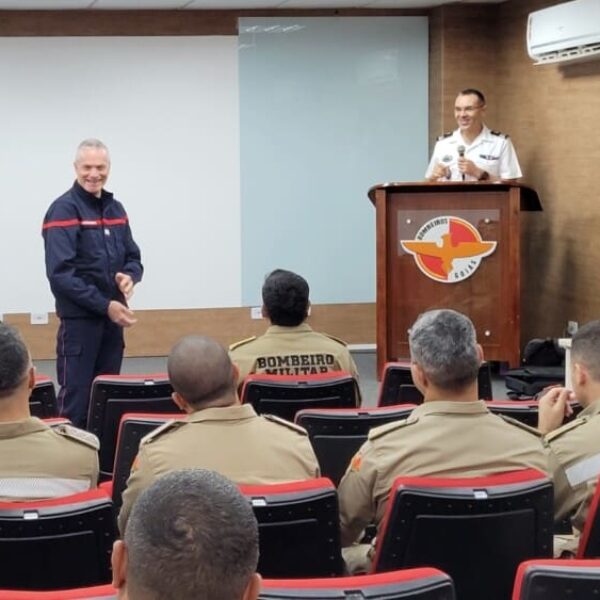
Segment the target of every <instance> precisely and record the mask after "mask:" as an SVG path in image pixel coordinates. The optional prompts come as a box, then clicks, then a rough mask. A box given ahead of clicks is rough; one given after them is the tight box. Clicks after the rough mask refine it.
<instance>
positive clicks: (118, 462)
mask: <svg viewBox="0 0 600 600" xmlns="http://www.w3.org/2000/svg"><path fill="white" fill-rule="evenodd" d="M183 416H184V415H183V414H182V413H166V414H159V413H126V414H124V415H123V416H122V417H121V422H120V423H119V433H118V435H117V445H116V451H115V462H114V467H113V478H112V481H111V482H110V484H109V483H108V482H104V483H103V484H101V485H102V488H103V489H106V490H107V491H109V494H110V495H111V497H112V500H113V503H114V505H115V512H118V511H119V509H120V508H121V504H122V502H123V500H122V494H123V492H124V491H125V488H126V487H127V479H129V474H130V472H131V465H132V464H133V461H134V460H135V457H136V456H137V453H138V450H139V447H140V442H141V440H142V438H143V437H144V436H146V435H148V434H149V433H150V432H152V431H154V430H155V429H156V428H157V427H160V426H161V425H163V424H164V423H166V422H168V421H171V420H173V419H181V418H183Z"/></svg>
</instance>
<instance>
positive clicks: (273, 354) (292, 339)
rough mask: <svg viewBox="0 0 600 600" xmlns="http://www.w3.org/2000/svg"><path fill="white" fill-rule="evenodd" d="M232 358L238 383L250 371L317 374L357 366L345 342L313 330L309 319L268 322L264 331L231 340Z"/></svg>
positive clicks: (356, 373)
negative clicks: (286, 324)
mask: <svg viewBox="0 0 600 600" xmlns="http://www.w3.org/2000/svg"><path fill="white" fill-rule="evenodd" d="M229 354H230V356H231V360H232V361H233V362H234V363H235V364H236V365H237V367H238V369H239V371H240V376H239V380H238V384H241V383H242V381H243V380H244V378H245V377H246V375H249V374H250V373H265V374H269V375H316V374H318V373H327V372H329V371H340V370H341V371H349V372H350V373H352V375H353V376H354V377H356V378H357V379H358V369H357V368H356V365H355V364H354V360H353V358H352V356H351V355H350V351H349V350H348V347H347V346H346V344H345V343H344V342H342V341H341V340H338V339H337V338H333V337H330V336H328V335H325V334H323V333H317V332H316V331H313V330H312V328H311V327H310V325H308V323H302V324H300V325H298V326H297V327H279V326H278V325H271V327H269V328H268V329H267V331H266V333H265V334H264V335H261V336H260V337H257V338H250V339H247V340H242V341H241V342H237V343H235V344H232V345H231V346H230V348H229Z"/></svg>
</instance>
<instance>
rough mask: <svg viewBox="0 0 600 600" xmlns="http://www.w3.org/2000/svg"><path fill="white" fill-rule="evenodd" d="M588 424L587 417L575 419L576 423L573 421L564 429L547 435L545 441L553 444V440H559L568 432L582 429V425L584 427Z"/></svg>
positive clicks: (560, 428) (563, 427) (564, 426)
mask: <svg viewBox="0 0 600 600" xmlns="http://www.w3.org/2000/svg"><path fill="white" fill-rule="evenodd" d="M587 422H588V418H587V417H580V418H579V419H575V420H574V421H571V422H570V423H567V424H566V425H563V426H562V427H559V428H558V429H555V430H554V431H551V432H550V433H547V434H546V436H545V438H544V439H545V440H546V442H551V441H552V440H555V439H557V438H559V437H560V436H561V435H563V434H564V433H567V431H572V430H573V429H577V427H580V426H581V425H584V424H585V423H587Z"/></svg>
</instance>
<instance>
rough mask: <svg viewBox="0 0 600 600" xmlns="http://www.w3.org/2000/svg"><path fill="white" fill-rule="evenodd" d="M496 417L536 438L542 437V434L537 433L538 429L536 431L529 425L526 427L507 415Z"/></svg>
mask: <svg viewBox="0 0 600 600" xmlns="http://www.w3.org/2000/svg"><path fill="white" fill-rule="evenodd" d="M498 416H499V417H500V418H501V419H502V420H503V421H505V422H506V423H510V424H511V425H514V426H515V427H519V428H520V429H524V430H525V431H527V432H528V433H533V435H536V436H537V437H542V433H541V432H540V431H539V429H536V428H535V427H531V425H527V424H526V423H523V422H522V421H519V420H518V419H514V418H513V417H508V416H507V415H498Z"/></svg>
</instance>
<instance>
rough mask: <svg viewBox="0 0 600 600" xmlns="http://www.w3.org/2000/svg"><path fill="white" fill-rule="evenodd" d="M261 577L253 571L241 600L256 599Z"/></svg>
mask: <svg viewBox="0 0 600 600" xmlns="http://www.w3.org/2000/svg"><path fill="white" fill-rule="evenodd" d="M261 584H262V577H261V576H260V575H259V574H258V573H254V575H252V577H251V578H250V581H249V582H248V585H247V586H246V589H245V590H244V595H243V596H242V600H256V599H257V598H258V595H259V594H260V588H261Z"/></svg>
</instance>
